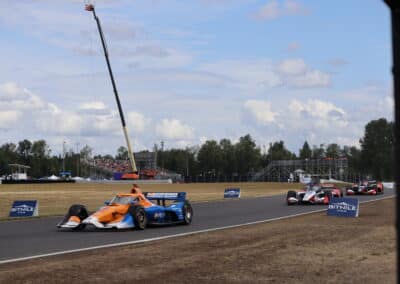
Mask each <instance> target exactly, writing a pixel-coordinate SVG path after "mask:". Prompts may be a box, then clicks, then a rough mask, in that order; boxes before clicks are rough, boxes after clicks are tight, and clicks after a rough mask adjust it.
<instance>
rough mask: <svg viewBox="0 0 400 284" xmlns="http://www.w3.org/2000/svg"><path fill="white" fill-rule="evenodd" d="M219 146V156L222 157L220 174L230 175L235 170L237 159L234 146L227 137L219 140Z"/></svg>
mask: <svg viewBox="0 0 400 284" xmlns="http://www.w3.org/2000/svg"><path fill="white" fill-rule="evenodd" d="M219 147H220V148H221V152H222V154H221V158H222V169H221V170H222V172H221V173H222V174H223V175H232V174H233V173H234V172H236V171H237V170H236V169H237V161H236V153H235V146H234V145H233V144H232V142H231V141H230V140H229V139H222V140H221V141H219Z"/></svg>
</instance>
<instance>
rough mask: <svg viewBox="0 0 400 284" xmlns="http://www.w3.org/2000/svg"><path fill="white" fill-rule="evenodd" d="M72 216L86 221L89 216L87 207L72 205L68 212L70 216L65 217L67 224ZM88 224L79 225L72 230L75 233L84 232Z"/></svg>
mask: <svg viewBox="0 0 400 284" xmlns="http://www.w3.org/2000/svg"><path fill="white" fill-rule="evenodd" d="M71 216H76V217H78V218H79V219H80V220H81V221H82V220H84V219H86V218H87V217H88V216H89V214H88V211H87V210H86V207H85V206H83V205H80V204H74V205H72V206H71V207H70V208H69V210H68V214H67V215H66V216H65V219H64V221H65V222H67V221H68V219H69V218H70V217H71ZM85 227H86V224H79V225H78V226H77V227H75V228H72V230H73V231H82V230H83V229H85Z"/></svg>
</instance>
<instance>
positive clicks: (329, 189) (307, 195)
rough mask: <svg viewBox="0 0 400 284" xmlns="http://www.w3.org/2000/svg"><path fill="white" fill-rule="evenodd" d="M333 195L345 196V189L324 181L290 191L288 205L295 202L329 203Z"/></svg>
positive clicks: (287, 199) (287, 198) (287, 197)
mask: <svg viewBox="0 0 400 284" xmlns="http://www.w3.org/2000/svg"><path fill="white" fill-rule="evenodd" d="M333 197H343V191H342V190H341V189H339V188H337V187H336V186H335V185H334V184H328V183H322V184H317V185H311V184H310V185H307V186H306V188H304V189H302V190H299V191H297V192H296V191H293V190H290V191H288V193H287V195H286V203H287V205H295V204H326V205H327V204H329V201H330V200H331V199H332V198H333Z"/></svg>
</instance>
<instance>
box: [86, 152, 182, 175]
mask: <svg viewBox="0 0 400 284" xmlns="http://www.w3.org/2000/svg"><path fill="white" fill-rule="evenodd" d="M134 157H135V161H136V165H137V169H138V173H139V178H140V179H160V180H161V179H171V180H172V181H175V182H177V181H181V180H182V176H181V175H179V174H177V173H174V172H171V171H168V170H167V169H163V168H160V167H158V166H157V152H155V151H154V152H149V151H142V152H137V153H134ZM82 164H83V165H84V167H86V168H88V170H86V172H88V174H87V175H89V176H91V177H93V178H95V179H99V178H100V179H102V178H113V179H114V180H121V179H122V180H123V179H132V174H131V173H132V167H131V165H130V163H129V160H116V159H110V158H99V159H90V160H86V161H82Z"/></svg>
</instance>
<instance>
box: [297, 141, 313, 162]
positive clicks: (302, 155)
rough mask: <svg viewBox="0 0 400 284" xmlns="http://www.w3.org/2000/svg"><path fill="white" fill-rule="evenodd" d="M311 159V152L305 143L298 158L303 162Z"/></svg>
mask: <svg viewBox="0 0 400 284" xmlns="http://www.w3.org/2000/svg"><path fill="white" fill-rule="evenodd" d="M311 157H312V151H311V148H310V145H308V142H307V141H305V142H304V144H303V147H302V148H301V149H300V151H299V158H300V159H302V160H305V159H311Z"/></svg>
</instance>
